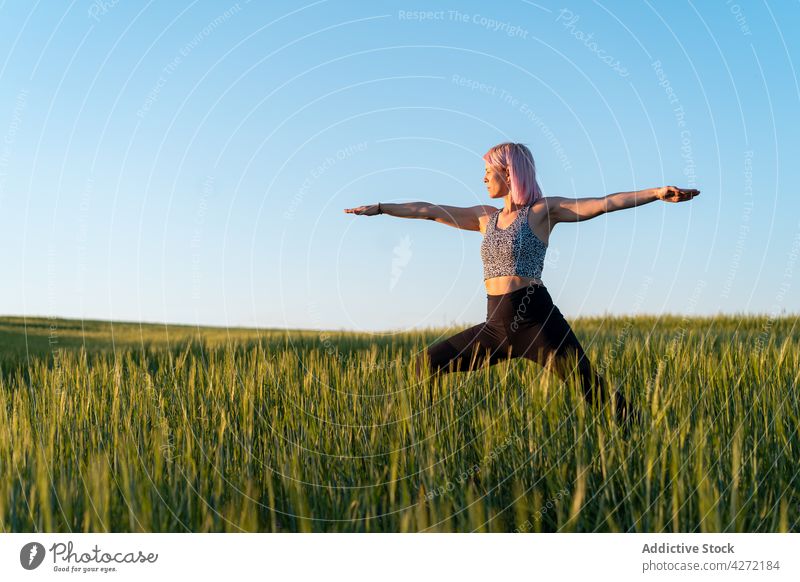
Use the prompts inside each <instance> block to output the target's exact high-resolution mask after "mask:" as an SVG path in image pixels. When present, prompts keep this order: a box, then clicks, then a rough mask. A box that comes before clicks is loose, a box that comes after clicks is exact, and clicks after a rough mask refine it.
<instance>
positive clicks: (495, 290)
mask: <svg viewBox="0 0 800 582" xmlns="http://www.w3.org/2000/svg"><path fill="white" fill-rule="evenodd" d="M483 284H484V287H486V297H487V298H488V297H499V296H501V295H510V294H512V293H515V292H517V291H519V290H521V289H525V288H526V287H529V286H539V287H544V283H543V282H542V280H541V279H538V278H535V277H525V276H523V275H503V276H500V277H492V278H491V279H484V281H483Z"/></svg>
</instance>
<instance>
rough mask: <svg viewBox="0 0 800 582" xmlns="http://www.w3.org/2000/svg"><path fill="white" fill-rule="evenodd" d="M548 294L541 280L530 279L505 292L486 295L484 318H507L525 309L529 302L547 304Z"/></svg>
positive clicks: (548, 300) (549, 300)
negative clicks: (520, 285)
mask: <svg viewBox="0 0 800 582" xmlns="http://www.w3.org/2000/svg"><path fill="white" fill-rule="evenodd" d="M551 302H552V299H551V298H550V294H549V293H548V291H547V287H545V286H544V285H543V284H542V283H541V282H535V281H530V282H528V283H527V284H525V285H524V286H522V287H519V288H517V289H514V290H512V291H508V292H506V293H501V294H496V295H491V294H487V295H486V305H487V307H486V319H487V320H489V319H508V318H509V317H514V315H516V314H517V313H518V312H519V311H520V310H521V309H523V308H524V309H523V310H524V311H527V306H528V305H530V304H534V303H535V304H537V305H538V304H543V303H546V304H549V303H551Z"/></svg>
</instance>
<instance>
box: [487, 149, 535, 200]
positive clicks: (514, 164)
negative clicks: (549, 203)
mask: <svg viewBox="0 0 800 582" xmlns="http://www.w3.org/2000/svg"><path fill="white" fill-rule="evenodd" d="M483 159H484V160H485V161H486V162H487V163H488V164H489V165H490V166H491V167H492V168H494V169H495V170H497V171H499V172H503V173H505V171H506V168H508V172H509V175H510V178H511V200H512V201H513V202H514V203H515V204H522V205H526V206H530V205H532V204H533V203H534V202H536V201H537V200H539V199H540V198H542V196H543V194H542V189H541V188H540V187H539V182H538V181H537V180H536V163H535V162H534V161H533V154H531V150H529V149H528V146H526V145H525V144H522V143H511V142H505V143H501V144H498V145H496V146H494V147H493V148H492V149H490V150H489V151H488V152H486V153H485V154H484V156H483Z"/></svg>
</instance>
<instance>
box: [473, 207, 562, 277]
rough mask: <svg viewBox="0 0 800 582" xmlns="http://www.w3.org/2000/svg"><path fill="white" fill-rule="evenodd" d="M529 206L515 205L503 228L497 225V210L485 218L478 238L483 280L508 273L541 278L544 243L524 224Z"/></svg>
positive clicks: (526, 220)
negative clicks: (480, 236)
mask: <svg viewBox="0 0 800 582" xmlns="http://www.w3.org/2000/svg"><path fill="white" fill-rule="evenodd" d="M530 209H531V207H530V206H524V207H522V208H521V209H519V210H518V211H517V216H516V218H515V219H514V222H512V223H511V224H510V225H509V226H508V227H507V228H504V229H501V228H497V217H498V216H500V212H501V211H500V210H498V211H497V212H495V213H494V214H493V215H492V216H491V217H490V218H489V222H488V223H487V224H486V232H485V233H484V235H483V241H482V242H481V259H482V260H483V280H484V281H485V280H486V279H491V278H492V277H503V276H509V275H519V276H521V277H530V278H533V279H539V278H541V276H542V269H543V268H544V256H545V253H547V245H546V244H544V243H543V242H542V241H541V239H539V237H537V236H536V235H535V234H533V231H532V230H531V228H530V226H529V225H528V212H529V211H530Z"/></svg>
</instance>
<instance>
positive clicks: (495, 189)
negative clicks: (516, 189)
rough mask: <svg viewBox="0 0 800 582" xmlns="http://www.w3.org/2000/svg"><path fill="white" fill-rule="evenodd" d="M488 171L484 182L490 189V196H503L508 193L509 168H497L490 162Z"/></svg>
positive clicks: (487, 167) (487, 166)
mask: <svg viewBox="0 0 800 582" xmlns="http://www.w3.org/2000/svg"><path fill="white" fill-rule="evenodd" d="M485 164H486V173H485V174H484V176H483V183H484V184H486V188H487V189H488V190H489V198H502V197H503V196H505V195H506V194H508V179H509V176H508V170H507V169H506V170H495V169H494V168H493V167H492V166H490V165H489V163H488V162H486V163H485Z"/></svg>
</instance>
